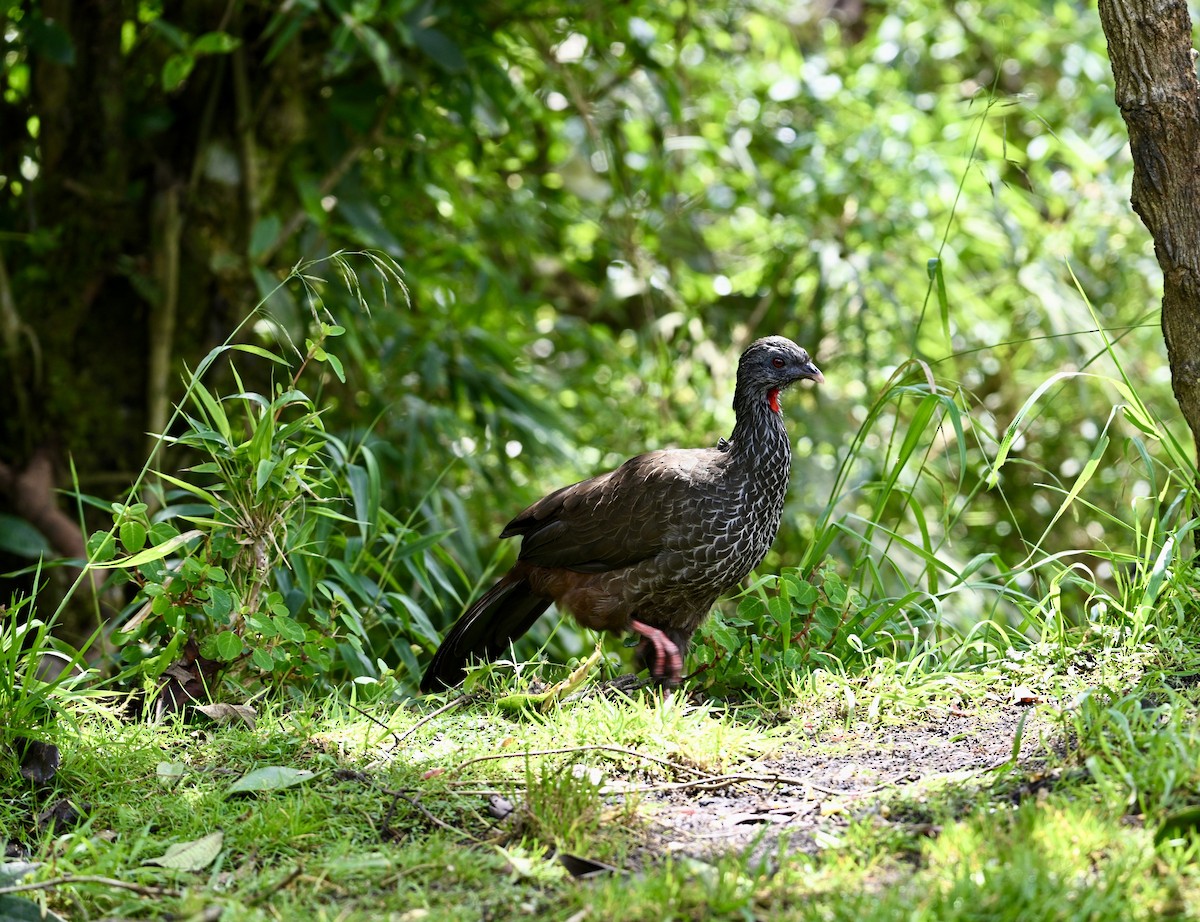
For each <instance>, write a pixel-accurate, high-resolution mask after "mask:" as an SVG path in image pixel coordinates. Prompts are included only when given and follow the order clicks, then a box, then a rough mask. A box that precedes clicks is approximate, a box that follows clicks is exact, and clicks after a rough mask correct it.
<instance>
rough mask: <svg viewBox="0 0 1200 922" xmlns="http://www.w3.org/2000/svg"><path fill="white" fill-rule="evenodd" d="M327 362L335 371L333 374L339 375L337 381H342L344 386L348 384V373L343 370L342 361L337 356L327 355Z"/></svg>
mask: <svg viewBox="0 0 1200 922" xmlns="http://www.w3.org/2000/svg"><path fill="white" fill-rule="evenodd" d="M325 361H326V362H328V363H329V367H330V368H332V369H333V373H334V374H335V375H337V379H338V380H339V381H341V382H342V384H345V383H346V372H345V370H344V369H343V368H342V360H341V359H339V358H338V357H337V356H336V355H330V354H328V353H326V355H325Z"/></svg>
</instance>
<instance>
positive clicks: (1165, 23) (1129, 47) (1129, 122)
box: [1099, 0, 1200, 457]
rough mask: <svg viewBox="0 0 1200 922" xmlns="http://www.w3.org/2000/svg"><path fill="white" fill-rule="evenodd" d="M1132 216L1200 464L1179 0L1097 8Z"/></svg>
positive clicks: (1199, 187)
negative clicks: (1150, 245) (1159, 291)
mask: <svg viewBox="0 0 1200 922" xmlns="http://www.w3.org/2000/svg"><path fill="white" fill-rule="evenodd" d="M1099 3H1100V22H1101V24H1102V25H1103V27H1104V34H1105V37H1106V38H1107V39H1108V55H1109V59H1110V61H1111V62H1112V70H1113V83H1114V86H1115V93H1116V101H1117V105H1118V106H1119V107H1120V109H1121V115H1122V116H1123V117H1124V119H1125V124H1126V126H1127V127H1128V128H1129V146H1130V149H1131V151H1132V153H1133V194H1132V196H1131V199H1130V200H1131V202H1132V204H1133V209H1134V211H1136V212H1137V214H1138V216H1139V217H1140V218H1141V219H1142V222H1143V223H1144V224H1145V225H1146V228H1147V229H1148V230H1149V231H1150V236H1151V237H1152V238H1153V239H1154V252H1155V254H1156V255H1157V257H1158V264H1159V265H1160V266H1161V267H1162V271H1163V304H1162V327H1163V337H1164V338H1165V339H1166V343H1167V358H1168V360H1169V361H1170V363H1171V385H1172V387H1173V389H1174V391H1175V399H1176V400H1178V401H1179V407H1180V409H1181V410H1182V411H1183V417H1184V419H1185V420H1186V421H1187V424H1188V426H1189V427H1190V428H1191V430H1192V437H1193V440H1194V441H1195V445H1196V449H1197V456H1198V457H1200V82H1198V81H1197V79H1196V67H1195V61H1194V56H1195V52H1193V50H1192V22H1191V18H1190V17H1189V16H1188V10H1187V4H1186V3H1185V2H1184V0H1099Z"/></svg>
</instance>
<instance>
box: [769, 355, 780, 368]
mask: <svg viewBox="0 0 1200 922" xmlns="http://www.w3.org/2000/svg"><path fill="white" fill-rule="evenodd" d="M771 364H772V365H774V366H775V367H776V368H782V367H783V359H781V358H780V357H779V356H775V358H773V359H771Z"/></svg>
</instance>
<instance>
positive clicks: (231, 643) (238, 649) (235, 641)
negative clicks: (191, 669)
mask: <svg viewBox="0 0 1200 922" xmlns="http://www.w3.org/2000/svg"><path fill="white" fill-rule="evenodd" d="M216 650H217V656H219V657H220V658H221V659H223V660H225V661H226V662H231V661H233V660H235V659H237V658H238V657H239V656H241V655H242V650H243V647H242V638H240V637H238V635H237V634H235V633H233V631H221V633H220V634H218V635H217V639H216Z"/></svg>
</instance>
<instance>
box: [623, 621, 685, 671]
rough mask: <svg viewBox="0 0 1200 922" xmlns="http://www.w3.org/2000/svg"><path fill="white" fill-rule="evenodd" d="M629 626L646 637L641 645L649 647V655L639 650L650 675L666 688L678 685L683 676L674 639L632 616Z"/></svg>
mask: <svg viewBox="0 0 1200 922" xmlns="http://www.w3.org/2000/svg"><path fill="white" fill-rule="evenodd" d="M629 627H630V629H631V630H633V631H636V632H637V633H639V634H641V635H642V636H643V637H645V638H646V640H645V641H644V643H643V645H642V646H643V648H644V647H649V648H650V655H649V656H647V655H646V653H645V651H644V650H639V652H640V653H641V656H642V659H643V661H644V662H645V663H646V666H647V667H648V668H649V670H650V675H651V677H652V678H654V679H655V680H656V681H658V682H661V683H662V684H663V685H665V686H667V687H668V688H674V687H675V686H676V685H678V684H679V682H680V680H681V679H682V677H683V656H682V655H680V653H679V647H678V646H677V645H676V643H675V641H673V640H672V639H671V638H670V637H668V636H667V635H666V634H664V633H663V632H662V631H660V630H659V629H658V628H656V627H651V626H650V625H648V624H643V623H642V622H641V621H638V620H636V619H633V618H631V619H630V620H629Z"/></svg>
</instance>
